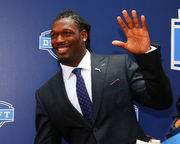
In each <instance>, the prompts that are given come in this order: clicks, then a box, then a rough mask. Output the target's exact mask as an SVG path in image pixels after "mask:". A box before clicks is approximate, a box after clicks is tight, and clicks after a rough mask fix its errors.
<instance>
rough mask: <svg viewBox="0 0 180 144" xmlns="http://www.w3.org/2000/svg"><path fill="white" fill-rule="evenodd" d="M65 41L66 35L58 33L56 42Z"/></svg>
mask: <svg viewBox="0 0 180 144" xmlns="http://www.w3.org/2000/svg"><path fill="white" fill-rule="evenodd" d="M61 42H64V37H63V36H62V35H58V36H57V38H56V43H61Z"/></svg>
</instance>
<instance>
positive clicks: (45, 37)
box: [39, 30, 57, 59]
mask: <svg viewBox="0 0 180 144" xmlns="http://www.w3.org/2000/svg"><path fill="white" fill-rule="evenodd" d="M50 33H51V30H47V31H45V32H42V33H41V35H40V36H39V49H40V50H46V51H48V52H49V53H50V54H51V55H52V56H53V57H54V58H55V59H57V56H56V54H55V53H54V51H53V48H52V45H51V36H50Z"/></svg>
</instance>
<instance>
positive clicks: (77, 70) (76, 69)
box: [72, 68, 81, 76]
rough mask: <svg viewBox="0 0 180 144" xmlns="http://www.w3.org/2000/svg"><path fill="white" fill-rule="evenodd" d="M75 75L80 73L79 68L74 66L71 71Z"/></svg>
mask: <svg viewBox="0 0 180 144" xmlns="http://www.w3.org/2000/svg"><path fill="white" fill-rule="evenodd" d="M72 72H73V73H74V74H75V75H76V76H77V75H78V76H79V75H81V68H75V69H73V71H72Z"/></svg>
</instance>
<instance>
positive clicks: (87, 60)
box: [60, 50, 91, 79]
mask: <svg viewBox="0 0 180 144" xmlns="http://www.w3.org/2000/svg"><path fill="white" fill-rule="evenodd" d="M60 65H61V68H62V71H63V77H64V78H65V79H69V77H70V75H71V74H72V71H73V69H74V68H75V67H71V66H67V65H63V64H61V63H60ZM77 68H81V69H85V70H89V71H90V70H91V55H90V52H89V51H88V50H87V51H86V54H85V55H84V57H83V58H82V60H81V61H80V63H79V65H78V66H77Z"/></svg>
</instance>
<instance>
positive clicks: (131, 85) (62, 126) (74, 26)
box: [34, 10, 172, 144]
mask: <svg viewBox="0 0 180 144" xmlns="http://www.w3.org/2000/svg"><path fill="white" fill-rule="evenodd" d="M122 14H123V16H124V18H125V20H126V22H127V25H126V24H125V23H124V22H123V20H122V19H121V17H117V20H118V22H119V24H120V26H121V27H122V29H123V31H124V32H125V34H126V36H127V42H126V43H124V42H121V41H117V40H115V41H113V42H112V44H113V45H117V46H120V47H123V48H125V49H126V50H128V51H129V52H131V53H133V54H134V56H135V58H136V60H137V62H138V65H137V64H136V63H134V62H133V61H131V60H130V58H129V57H128V55H96V54H94V53H92V50H91V48H90V37H89V32H90V25H89V24H88V23H87V22H86V21H85V20H84V19H83V18H82V17H80V16H79V15H78V14H77V13H76V12H74V11H72V10H65V11H63V12H62V13H60V14H59V15H58V16H57V17H56V19H55V21H54V23H53V26H52V31H51V43H52V46H53V49H54V51H55V53H56V55H57V57H58V61H59V63H60V65H61V69H60V71H59V72H58V73H57V74H56V75H55V76H53V77H52V78H51V79H50V80H49V81H48V82H46V83H45V84H44V85H43V86H42V87H41V88H39V89H38V90H37V92H36V100H37V107H36V129H37V134H36V138H35V141H34V144H60V143H61V139H62V138H64V139H65V140H66V141H67V142H69V143H70V144H135V143H136V140H137V139H140V140H143V141H149V138H148V137H146V135H145V134H144V133H143V131H142V130H141V127H140V126H139V124H138V122H137V119H136V114H135V111H134V107H133V101H134V100H135V101H137V102H139V103H140V104H142V105H144V106H148V107H151V108H154V109H166V108H168V107H169V106H170V105H171V103H172V94H171V87H170V83H169V80H168V78H167V76H166V75H165V73H164V70H163V68H162V65H161V56H160V48H159V46H151V45H150V38H149V34H148V31H147V28H146V23H145V17H144V16H141V23H142V27H141V26H140V23H139V21H138V18H137V15H136V11H134V10H133V11H132V18H133V20H131V18H130V17H129V16H128V13H127V11H126V10H124V11H123V12H122Z"/></svg>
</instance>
